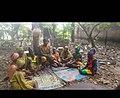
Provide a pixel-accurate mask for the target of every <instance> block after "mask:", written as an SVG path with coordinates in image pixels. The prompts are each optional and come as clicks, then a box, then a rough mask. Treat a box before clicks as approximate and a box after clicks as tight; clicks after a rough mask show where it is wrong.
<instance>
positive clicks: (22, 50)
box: [16, 47, 24, 57]
mask: <svg viewBox="0 0 120 98" xmlns="http://www.w3.org/2000/svg"><path fill="white" fill-rule="evenodd" d="M16 51H17V53H18V54H19V56H20V57H21V56H22V55H23V54H24V49H23V47H19V48H17V50H16Z"/></svg>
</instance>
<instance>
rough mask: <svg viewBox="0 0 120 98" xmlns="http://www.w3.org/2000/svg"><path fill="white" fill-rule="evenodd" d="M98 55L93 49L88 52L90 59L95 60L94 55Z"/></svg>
mask: <svg viewBox="0 0 120 98" xmlns="http://www.w3.org/2000/svg"><path fill="white" fill-rule="evenodd" d="M95 53H96V50H95V49H94V48H92V49H91V50H90V51H89V52H88V58H89V59H91V58H93V55H94V54H95Z"/></svg>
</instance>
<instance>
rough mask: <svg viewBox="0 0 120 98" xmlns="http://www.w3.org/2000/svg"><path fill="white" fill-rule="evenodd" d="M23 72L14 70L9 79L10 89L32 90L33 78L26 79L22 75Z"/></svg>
mask: <svg viewBox="0 0 120 98" xmlns="http://www.w3.org/2000/svg"><path fill="white" fill-rule="evenodd" d="M24 75H25V73H24V72H22V71H16V72H15V73H14V75H13V77H12V79H11V80H10V83H11V89H12V90H32V89H33V86H34V85H35V80H27V79H25V77H24Z"/></svg>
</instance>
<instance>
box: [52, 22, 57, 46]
mask: <svg viewBox="0 0 120 98" xmlns="http://www.w3.org/2000/svg"><path fill="white" fill-rule="evenodd" d="M52 25H53V42H52V43H53V46H54V45H55V42H54V41H55V37H56V34H55V29H56V25H55V24H54V23H53V24H52Z"/></svg>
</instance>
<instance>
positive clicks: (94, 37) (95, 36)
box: [94, 30, 101, 39]
mask: <svg viewBox="0 0 120 98" xmlns="http://www.w3.org/2000/svg"><path fill="white" fill-rule="evenodd" d="M100 32H101V31H100V30H99V31H98V33H97V34H96V35H95V36H94V39H95V38H96V37H97V36H98V35H99V34H100Z"/></svg>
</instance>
